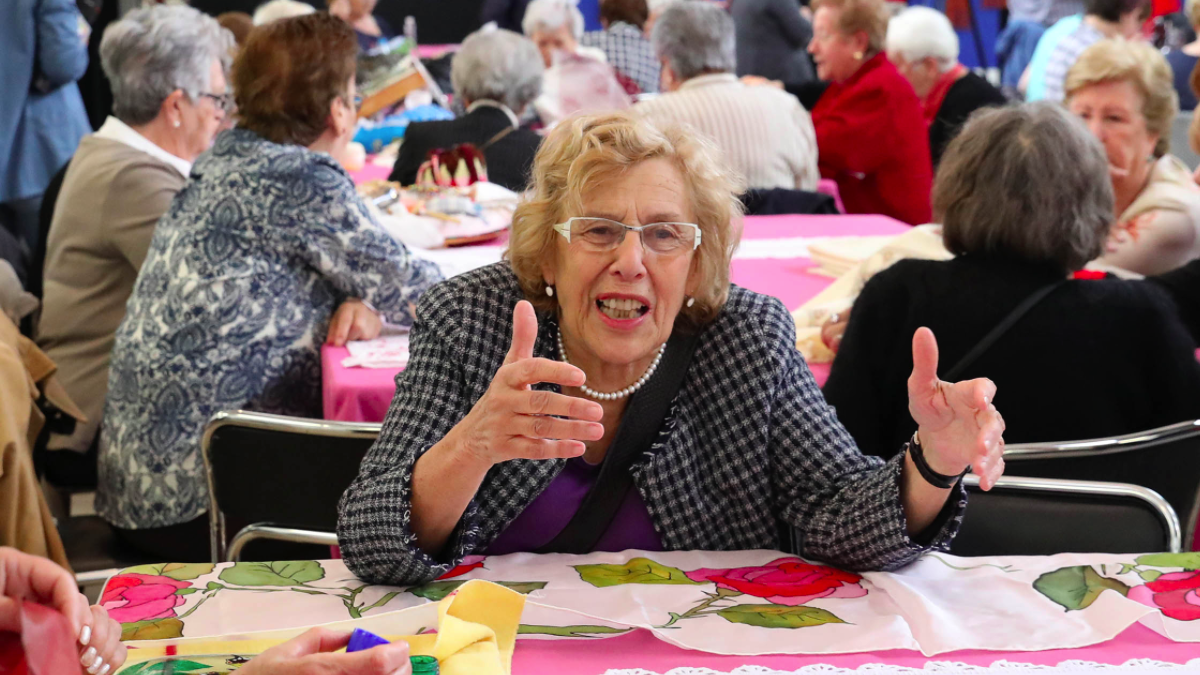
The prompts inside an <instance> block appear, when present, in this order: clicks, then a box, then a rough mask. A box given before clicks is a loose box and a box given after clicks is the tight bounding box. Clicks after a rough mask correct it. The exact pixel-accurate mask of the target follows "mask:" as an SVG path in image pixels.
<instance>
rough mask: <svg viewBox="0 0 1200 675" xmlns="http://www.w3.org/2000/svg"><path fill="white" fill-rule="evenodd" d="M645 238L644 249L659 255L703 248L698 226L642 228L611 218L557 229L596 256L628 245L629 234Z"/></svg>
mask: <svg viewBox="0 0 1200 675" xmlns="http://www.w3.org/2000/svg"><path fill="white" fill-rule="evenodd" d="M631 230H632V231H634V232H638V233H640V234H641V235H642V247H643V248H645V249H646V250H648V251H654V252H655V253H660V254H669V253H679V252H681V251H689V250H690V251H694V250H696V249H697V248H700V234H701V233H700V226H699V225H696V224H695V223H649V224H647V225H642V226H640V227H634V226H633V225H626V224H625V223H619V222H617V221H615V220H609V219H608V218H590V217H576V218H568V219H567V221H566V222H565V223H559V224H557V225H555V226H554V231H555V232H558V233H559V234H561V235H562V236H563V237H565V238H566V240H567V243H568V244H569V243H572V242H579V243H580V244H582V245H583V246H584V247H586V248H587V249H589V250H592V251H596V252H603V251H611V250H613V249H615V248H616V247H618V246H620V245H621V243H622V242H624V241H625V235H626V233H628V232H629V231H631Z"/></svg>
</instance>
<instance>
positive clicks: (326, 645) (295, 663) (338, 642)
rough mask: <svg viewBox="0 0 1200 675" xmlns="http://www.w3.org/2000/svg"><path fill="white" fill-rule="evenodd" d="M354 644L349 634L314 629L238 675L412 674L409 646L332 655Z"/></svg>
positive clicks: (257, 659)
mask: <svg viewBox="0 0 1200 675" xmlns="http://www.w3.org/2000/svg"><path fill="white" fill-rule="evenodd" d="M348 642H350V634H349V633H339V632H337V631H333V630H330V629H328V628H313V629H312V630H310V631H308V632H306V633H304V634H303V635H300V636H299V637H295V638H292V639H291V640H288V641H287V642H285V643H283V644H281V645H276V646H274V647H272V648H270V649H268V650H267V651H265V652H263V653H262V654H259V655H258V656H256V657H254V658H253V659H252V660H251V661H250V663H247V664H246V665H245V666H243V667H242V668H241V669H239V670H238V671H237V672H238V675H409V673H411V672H412V666H411V665H410V664H409V661H408V643H407V642H393V643H392V644H387V645H380V646H378V647H372V648H371V649H366V650H363V651H361V652H355V653H353V654H345V653H342V654H331V653H329V652H333V651H336V650H338V649H341V648H342V647H345V646H346V644H347V643H348Z"/></svg>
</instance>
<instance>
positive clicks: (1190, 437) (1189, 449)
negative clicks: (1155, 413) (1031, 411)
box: [1004, 420, 1200, 550]
mask: <svg viewBox="0 0 1200 675" xmlns="http://www.w3.org/2000/svg"><path fill="white" fill-rule="evenodd" d="M1004 462H1005V466H1006V469H1005V474H1006V475H1008V476H1034V477H1041V478H1067V479H1072V480H1088V481H1116V482H1122V483H1132V484H1133V485H1140V486H1142V487H1145V488H1149V489H1150V490H1153V491H1154V492H1157V493H1158V494H1160V495H1162V497H1163V498H1164V499H1166V500H1167V503H1169V504H1170V505H1171V507H1172V508H1173V509H1175V513H1177V514H1179V517H1180V519H1181V520H1182V523H1183V538H1184V540H1183V547H1184V549H1186V550H1191V548H1192V544H1193V541H1192V539H1193V535H1194V533H1195V531H1196V519H1197V515H1198V512H1200V420H1196V421H1191V422H1181V423H1179V424H1172V425H1170V426H1166V427H1160V428H1158V429H1151V430H1150V431H1145V432H1141V433H1136V434H1127V435H1125V436H1117V437H1114V438H1102V439H1095V440H1086V441H1072V442H1068V443H1024V444H1020V445H1010V446H1008V447H1007V448H1005V451H1004Z"/></svg>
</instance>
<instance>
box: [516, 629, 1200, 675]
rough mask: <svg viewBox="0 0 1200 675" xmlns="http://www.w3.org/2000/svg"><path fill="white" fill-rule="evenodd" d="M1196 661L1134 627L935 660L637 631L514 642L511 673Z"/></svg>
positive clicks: (1181, 647) (1192, 653)
mask: <svg viewBox="0 0 1200 675" xmlns="http://www.w3.org/2000/svg"><path fill="white" fill-rule="evenodd" d="M1197 658H1200V645H1197V644H1195V643H1183V642H1172V641H1171V640H1168V639H1167V638H1165V637H1163V636H1161V635H1159V634H1157V633H1155V632H1154V631H1152V630H1150V629H1149V628H1146V627H1145V626H1141V625H1138V624H1134V625H1133V626H1130V627H1129V628H1128V629H1126V630H1125V632H1123V633H1121V634H1120V635H1118V636H1117V637H1116V638H1114V639H1112V640H1109V641H1108V642H1104V643H1102V644H1098V645H1093V646H1091V647H1081V648H1078V649H1054V650H1049V651H1042V652H991V651H980V650H970V651H958V652H949V653H946V654H939V655H938V656H934V657H927V656H924V655H922V654H921V653H920V652H915V651H907V650H889V651H879V652H863V653H858V654H839V655H829V654H821V655H812V656H795V655H775V656H725V655H719V654H708V653H705V652H698V651H692V650H687V649H681V648H679V647H676V646H675V645H671V644H667V643H665V642H663V641H661V640H659V639H658V638H655V637H654V635H652V634H651V633H650V632H649V631H646V630H637V631H634V632H632V633H629V634H626V635H621V636H618V637H612V638H604V639H597V640H587V641H584V640H519V641H518V642H517V648H516V650H515V651H514V652H513V672H514V673H520V675H602V674H603V673H604V672H605V671H607V670H609V669H633V668H643V669H645V670H649V671H651V672H655V673H665V672H667V671H668V670H670V669H672V668H682V667H693V668H711V669H713V670H716V671H718V672H729V671H732V670H733V669H735V668H737V667H739V666H747V665H754V666H763V667H766V668H771V669H775V670H783V671H792V670H797V669H799V668H801V667H803V666H807V665H811V664H818V663H819V664H824V665H829V666H834V667H837V668H859V667H861V666H863V665H865V664H868V663H886V664H889V665H894V666H905V667H908V668H921V667H923V666H924V664H926V663H928V662H930V661H937V662H954V663H965V664H968V665H972V666H989V665H991V664H993V663H995V662H996V661H1001V660H1003V661H1008V662H1011V663H1030V664H1036V665H1042V666H1047V665H1050V666H1053V665H1058V664H1059V663H1062V662H1063V661H1088V662H1092V663H1103V664H1123V663H1125V662H1127V661H1129V660H1131V659H1153V660H1156V661H1162V662H1164V663H1187V662H1188V661H1190V660H1192V659H1197Z"/></svg>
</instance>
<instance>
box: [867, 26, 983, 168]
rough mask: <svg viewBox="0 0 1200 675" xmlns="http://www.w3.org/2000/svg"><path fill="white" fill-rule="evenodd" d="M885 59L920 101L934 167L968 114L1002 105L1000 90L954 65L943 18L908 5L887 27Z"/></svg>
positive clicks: (950, 31) (951, 36) (954, 50)
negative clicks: (908, 84) (902, 77)
mask: <svg viewBox="0 0 1200 675" xmlns="http://www.w3.org/2000/svg"><path fill="white" fill-rule="evenodd" d="M886 45H887V57H888V60H889V61H891V62H892V65H894V66H896V70H899V71H900V74H901V75H903V76H904V77H905V79H907V80H908V81H909V83H910V84H912V86H913V91H915V92H916V93H917V98H919V99H921V104H922V106H923V107H924V110H925V123H926V124H927V125H929V154H930V156H931V157H932V159H933V166H934V168H935V169H936V168H937V165H938V162H940V161H941V159H942V153H943V152H945V150H946V145H947V144H949V143H950V140H951V139H952V138H954V135H955V134H957V133H958V130H959V128H960V127H962V125H963V123H964V122H966V121H967V118H968V117H970V116H971V113H973V112H975V111H976V110H978V109H980V108H985V107H988V106H997V105H1004V104H1005V103H1006V99H1005V98H1004V94H1001V93H1000V90H999V89H997V88H995V87H993V86H992V85H991V83H989V82H988V81H987V80H985V79H983V78H982V77H980V76H978V75H976V74H975V73H972V72H971V71H970V70H967V67H966V66H964V65H963V64H961V63H959V62H958V34H957V33H955V32H954V26H952V25H950V19H948V18H946V15H945V14H942V13H941V12H939V11H937V10H936V9H932V8H929V7H921V6H916V7H909V8H908V9H906V10H904V11H902V12H900V14H898V15H896V16H895V17H892V20H891V21H889V22H888V28H887V39H886Z"/></svg>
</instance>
